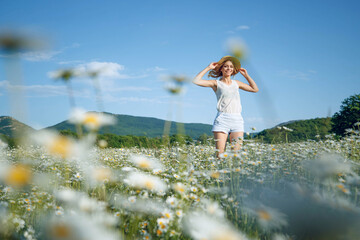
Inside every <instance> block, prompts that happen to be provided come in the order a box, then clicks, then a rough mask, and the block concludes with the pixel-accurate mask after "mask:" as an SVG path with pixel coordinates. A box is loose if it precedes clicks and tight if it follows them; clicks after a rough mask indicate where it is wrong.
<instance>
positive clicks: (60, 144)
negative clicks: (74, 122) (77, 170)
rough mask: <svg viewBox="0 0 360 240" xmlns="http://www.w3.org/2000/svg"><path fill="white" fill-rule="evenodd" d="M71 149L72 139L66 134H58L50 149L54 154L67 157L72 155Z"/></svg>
mask: <svg viewBox="0 0 360 240" xmlns="http://www.w3.org/2000/svg"><path fill="white" fill-rule="evenodd" d="M70 149H71V143H70V140H69V139H68V138H66V137H64V136H58V137H56V138H55V139H54V140H53V142H51V143H50V146H49V149H48V150H49V152H50V153H51V154H53V155H59V156H60V157H62V158H66V157H68V156H69V155H70Z"/></svg>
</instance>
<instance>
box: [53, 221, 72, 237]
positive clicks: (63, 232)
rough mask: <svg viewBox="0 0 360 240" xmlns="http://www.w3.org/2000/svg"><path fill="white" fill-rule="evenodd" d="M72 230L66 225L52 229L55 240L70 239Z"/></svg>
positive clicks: (59, 225)
mask: <svg viewBox="0 0 360 240" xmlns="http://www.w3.org/2000/svg"><path fill="white" fill-rule="evenodd" d="M70 232H71V231H70V228H69V226H67V225H65V224H57V225H55V226H53V228H52V231H51V233H52V235H53V236H54V237H55V238H68V237H70Z"/></svg>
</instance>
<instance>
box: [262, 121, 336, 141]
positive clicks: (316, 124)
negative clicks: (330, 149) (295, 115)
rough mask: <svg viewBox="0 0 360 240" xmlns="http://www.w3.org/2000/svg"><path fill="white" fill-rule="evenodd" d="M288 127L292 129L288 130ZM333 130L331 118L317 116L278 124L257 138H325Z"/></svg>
mask: <svg viewBox="0 0 360 240" xmlns="http://www.w3.org/2000/svg"><path fill="white" fill-rule="evenodd" d="M283 127H286V128H288V129H290V130H286V129H284V128H283ZM330 130H331V118H330V117H327V118H315V119H308V120H296V121H289V122H285V123H281V124H278V125H277V126H275V127H273V128H270V129H265V130H263V131H261V132H259V133H258V134H256V136H255V138H259V139H262V140H263V141H264V142H267V143H279V142H286V139H287V141H288V142H299V141H306V140H310V139H314V140H315V139H318V138H320V139H324V138H325V135H327V134H329V133H330Z"/></svg>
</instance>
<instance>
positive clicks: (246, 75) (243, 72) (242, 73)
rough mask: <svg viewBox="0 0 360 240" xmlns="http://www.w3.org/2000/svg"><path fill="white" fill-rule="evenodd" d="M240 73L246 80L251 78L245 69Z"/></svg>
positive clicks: (241, 69)
mask: <svg viewBox="0 0 360 240" xmlns="http://www.w3.org/2000/svg"><path fill="white" fill-rule="evenodd" d="M239 72H240V73H241V75H243V76H244V77H245V78H247V77H249V74H248V73H247V71H246V69H245V68H240V69H239Z"/></svg>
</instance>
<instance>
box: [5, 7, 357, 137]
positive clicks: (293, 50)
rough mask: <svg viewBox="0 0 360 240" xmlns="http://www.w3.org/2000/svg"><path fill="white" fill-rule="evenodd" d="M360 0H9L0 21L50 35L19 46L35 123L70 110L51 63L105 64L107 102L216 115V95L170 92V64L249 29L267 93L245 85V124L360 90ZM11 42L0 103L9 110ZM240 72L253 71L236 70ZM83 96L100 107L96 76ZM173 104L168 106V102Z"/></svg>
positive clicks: (297, 113)
mask: <svg viewBox="0 0 360 240" xmlns="http://www.w3.org/2000/svg"><path fill="white" fill-rule="evenodd" d="M359 11H360V3H358V2H357V1H343V2H340V1H325V0H324V1H288V0H287V1H285V0H284V1H265V0H264V1H260V0H259V1H233V0H229V1H226V2H221V1H200V0H199V1H186V0H185V1H134V2H132V1H68V0H63V1H25V0H23V1H9V0H3V1H2V6H1V8H0V31H4V30H7V29H13V30H16V31H22V32H25V33H27V34H29V35H31V36H38V37H41V39H43V40H44V41H46V42H48V44H49V45H48V47H47V48H45V49H42V50H41V51H35V52H30V53H27V54H24V55H22V60H21V67H22V75H23V84H24V92H25V100H26V106H25V108H26V112H27V114H26V118H24V119H21V120H23V121H24V122H25V123H27V124H29V125H30V126H32V127H34V128H37V129H39V128H42V127H47V126H50V125H54V124H57V123H59V122H61V121H63V120H65V119H67V118H68V116H69V113H70V105H69V100H68V95H67V93H66V87H65V85H64V83H63V82H61V81H54V80H53V79H52V78H51V77H50V76H49V75H50V73H51V72H53V71H55V70H58V69H64V68H73V67H77V68H78V67H82V68H86V67H89V66H106V67H107V70H106V73H104V75H103V76H101V77H100V83H101V89H102V96H103V101H104V108H105V111H107V112H111V113H115V114H128V115H135V116H147V117H156V118H160V119H171V120H176V121H183V122H193V123H208V124H212V122H213V119H214V117H215V115H216V97H215V94H214V93H213V91H212V90H211V89H209V88H201V87H198V86H196V85H194V84H187V85H186V86H185V88H186V89H185V91H184V93H183V95H181V96H179V97H173V96H171V95H170V94H169V93H168V92H167V91H166V90H165V89H164V86H165V85H166V84H165V82H164V81H163V78H164V76H169V75H186V76H188V77H189V78H193V77H194V76H195V75H196V74H197V73H198V72H200V71H201V70H202V69H204V68H205V67H206V66H207V65H208V64H209V63H210V62H213V61H218V60H219V59H220V58H221V57H222V56H224V55H227V54H228V52H227V47H226V46H227V45H226V43H227V42H228V41H229V39H239V38H240V39H242V41H244V42H245V44H246V46H247V49H248V57H247V58H246V59H245V60H244V61H243V62H242V66H243V67H244V68H246V69H247V70H248V73H249V74H250V76H251V77H252V78H253V79H254V80H255V81H256V82H257V84H258V86H259V89H260V91H259V92H258V93H255V94H254V93H248V92H243V91H241V92H240V95H241V101H242V105H243V117H244V119H245V131H249V130H250V127H256V128H257V130H261V129H264V128H270V127H273V126H275V125H276V124H278V123H281V122H286V121H290V120H298V119H311V118H316V117H326V116H331V115H333V114H334V113H335V112H337V111H339V109H340V105H341V102H342V101H343V100H344V99H345V98H347V97H349V96H351V95H353V94H359V91H360V81H359V80H360V77H359V76H360V68H359V67H358V66H360V58H359V57H358V56H359V55H360V47H359V46H358V44H359V42H360V15H359V14H358V13H359ZM6 60H7V58H6V56H4V54H2V55H1V58H0V64H1V65H0V115H12V110H11V109H10V103H9V101H10V97H9V88H8V86H9V84H11V83H10V81H9V79H7V75H6V74H5V67H4V66H5V61H6ZM235 79H237V80H241V81H244V82H246V80H245V79H244V78H243V77H242V76H241V75H240V74H239V75H237V76H236V77H235ZM72 84H73V88H74V93H75V101H76V105H77V106H78V107H81V108H84V109H86V110H95V111H97V110H98V108H97V104H96V97H95V96H96V95H95V91H94V86H93V85H92V82H91V81H90V80H89V79H84V78H79V79H74V80H73V82H72ZM170 109H171V110H170Z"/></svg>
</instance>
